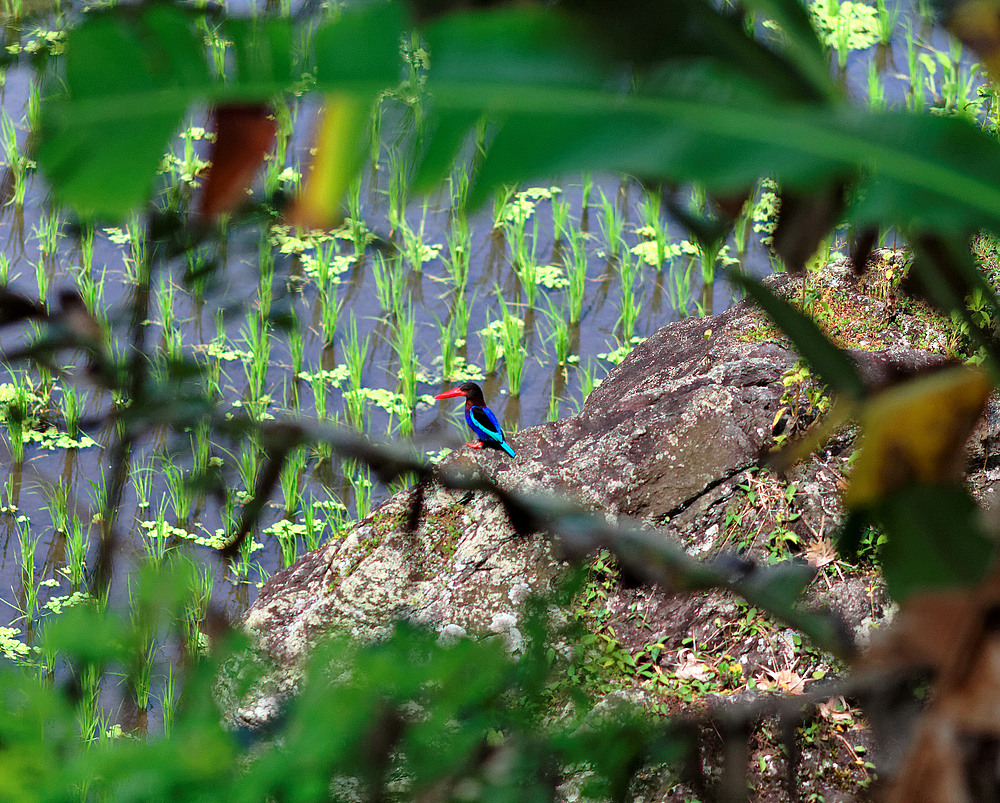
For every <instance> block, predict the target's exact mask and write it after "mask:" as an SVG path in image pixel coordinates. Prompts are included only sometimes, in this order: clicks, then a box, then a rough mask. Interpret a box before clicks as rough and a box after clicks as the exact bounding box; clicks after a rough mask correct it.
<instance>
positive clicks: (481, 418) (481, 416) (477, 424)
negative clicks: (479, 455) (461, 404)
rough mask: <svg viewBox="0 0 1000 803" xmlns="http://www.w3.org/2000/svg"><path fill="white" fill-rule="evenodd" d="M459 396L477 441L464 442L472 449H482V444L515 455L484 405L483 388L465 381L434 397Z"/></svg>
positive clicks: (491, 412) (466, 419) (451, 397)
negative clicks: (463, 403)
mask: <svg viewBox="0 0 1000 803" xmlns="http://www.w3.org/2000/svg"><path fill="white" fill-rule="evenodd" d="M459 396H464V397H465V423H466V424H468V425H469V429H471V430H472V431H473V432H474V433H475V434H476V436H477V437H478V438H479V440H478V441H473V442H472V443H467V444H465V445H466V446H471V447H472V448H473V449H482V448H483V447H484V446H487V447H489V448H490V449H503V450H504V451H505V452H506V453H507V454H509V455H510V456H511V457H515V456H516V452H515V451H514V450H513V449H512V448H511V447H510V444H509V443H507V439H506V438H505V437H504V435H503V432H502V431H501V430H500V424H499V423H498V422H497V417H496V416H495V415H493V411H492V410H490V408H489V407H487V406H486V399H485V398H483V389H482V388H481V387H479V385H477V384H476V383H475V382H465V383H463V384H461V385H459V386H458V387H457V388H455V389H454V390H446V391H445V392H444V393H439V394H438V395H437V396H435V397H434V398H435V399H457V398H458V397H459Z"/></svg>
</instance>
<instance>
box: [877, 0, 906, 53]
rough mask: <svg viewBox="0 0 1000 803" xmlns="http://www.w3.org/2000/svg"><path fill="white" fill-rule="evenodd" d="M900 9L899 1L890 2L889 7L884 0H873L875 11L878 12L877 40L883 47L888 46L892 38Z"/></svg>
mask: <svg viewBox="0 0 1000 803" xmlns="http://www.w3.org/2000/svg"><path fill="white" fill-rule="evenodd" d="M901 10H902V8H901V6H900V5H899V3H892V4H891V7H890V6H889V5H888V4H887V3H886V0H875V11H876V12H877V13H878V41H879V44H881V45H882V46H883V47H885V46H888V44H889V42H890V41H891V40H892V34H893V32H894V31H895V30H896V23H897V22H899V14H900V11H901Z"/></svg>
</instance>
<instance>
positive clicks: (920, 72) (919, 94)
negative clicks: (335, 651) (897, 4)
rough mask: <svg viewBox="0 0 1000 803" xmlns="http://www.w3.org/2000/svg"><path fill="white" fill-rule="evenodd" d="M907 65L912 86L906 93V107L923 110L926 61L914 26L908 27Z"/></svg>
mask: <svg viewBox="0 0 1000 803" xmlns="http://www.w3.org/2000/svg"><path fill="white" fill-rule="evenodd" d="M906 66H907V68H908V70H909V76H910V86H909V90H908V91H907V93H906V108H907V109H909V110H910V111H923V108H924V105H925V99H924V63H923V61H921V59H920V53H919V50H918V45H917V41H916V38H915V37H914V35H913V28H912V27H911V26H910V25H909V24H907V28H906Z"/></svg>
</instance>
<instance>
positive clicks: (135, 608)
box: [126, 575, 159, 711]
mask: <svg viewBox="0 0 1000 803" xmlns="http://www.w3.org/2000/svg"><path fill="white" fill-rule="evenodd" d="M126 588H127V593H128V603H129V604H128V609H129V624H130V625H131V628H130V629H131V632H132V639H134V643H133V644H132V645H131V647H132V649H131V655H130V660H129V666H128V673H127V678H126V679H127V681H128V685H129V686H130V688H131V692H132V694H133V699H134V700H135V703H136V705H138V707H139V708H140V709H141V710H143V711H145V710H146V709H147V708H149V696H150V689H151V688H152V684H153V663H154V660H155V658H156V653H157V652H158V651H159V646H158V645H157V626H156V618H155V615H151V612H150V611H149V609H148V603H147V602H145V601H144V600H143V599H142V598H141V594H142V591H141V590H140V589H139V583H136V582H133V577H132V576H131V575H130V576H129V577H128V578H127V580H126Z"/></svg>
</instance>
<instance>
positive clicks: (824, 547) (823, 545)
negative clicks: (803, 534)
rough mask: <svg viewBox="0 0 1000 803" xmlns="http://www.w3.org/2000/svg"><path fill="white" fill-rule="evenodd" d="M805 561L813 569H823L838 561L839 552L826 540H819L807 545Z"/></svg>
mask: <svg viewBox="0 0 1000 803" xmlns="http://www.w3.org/2000/svg"><path fill="white" fill-rule="evenodd" d="M805 559H806V562H807V563H808V564H809V565H810V566H812V567H813V568H816V569H822V568H823V567H824V566H828V565H830V564H831V563H833V562H834V561H835V560H836V559H837V550H836V549H835V548H834V546H833V544H831V543H830V542H829V541H828V540H827V539H826V538H819V539H817V540H815V541H810V542H809V544H807V545H806V548H805Z"/></svg>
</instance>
